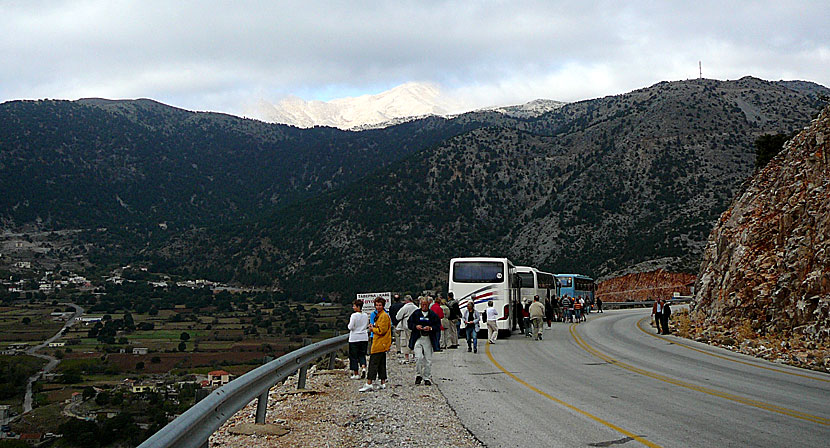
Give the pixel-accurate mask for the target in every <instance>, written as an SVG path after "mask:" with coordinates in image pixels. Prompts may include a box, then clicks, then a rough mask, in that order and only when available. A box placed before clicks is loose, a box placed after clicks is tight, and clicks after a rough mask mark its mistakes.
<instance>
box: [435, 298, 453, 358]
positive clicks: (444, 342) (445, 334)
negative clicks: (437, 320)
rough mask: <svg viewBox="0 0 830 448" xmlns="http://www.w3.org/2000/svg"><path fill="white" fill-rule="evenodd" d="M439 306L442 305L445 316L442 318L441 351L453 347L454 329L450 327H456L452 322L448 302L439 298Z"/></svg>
mask: <svg viewBox="0 0 830 448" xmlns="http://www.w3.org/2000/svg"><path fill="white" fill-rule="evenodd" d="M438 304H439V305H441V312H442V313H443V314H444V316H443V317H441V350H445V349H446V348H447V347H449V346H451V345H452V342H451V341H450V334H452V329H450V326H453V327H454V326H455V324H453V323H452V322H450V307H448V306H447V302H446V301H445V300H444V298H443V297H439V298H438Z"/></svg>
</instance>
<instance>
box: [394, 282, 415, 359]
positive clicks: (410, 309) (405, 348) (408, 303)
mask: <svg viewBox="0 0 830 448" xmlns="http://www.w3.org/2000/svg"><path fill="white" fill-rule="evenodd" d="M403 300H404V304H403V306H402V307H401V309H400V310H398V312H397V314H396V315H395V317H396V318H397V320H398V327H397V328H398V329H399V330H400V332H401V340H402V346H401V353H403V359H402V360H401V364H404V363H407V362H411V361H412V360H413V358H412V349H411V348H409V339H410V338H411V337H412V331H411V330H410V329H409V325H408V322H409V316H411V315H412V313H414V312H415V310H417V309H418V305H415V304H414V303H412V296H411V295H409V294H407V295H406V296H404V298H403Z"/></svg>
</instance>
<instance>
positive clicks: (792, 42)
mask: <svg viewBox="0 0 830 448" xmlns="http://www.w3.org/2000/svg"><path fill="white" fill-rule="evenodd" d="M828 23H830V7H828V5H827V2H826V0H816V1H786V2H785V1H781V0H774V1H750V0H745V1H744V0H742V1H734V2H729V1H724V0H719V1H705V0H696V1H688V0H684V1H626V2H619V1H593V2H592V1H573V2H559V1H477V2H462V1H452V2H451V1H446V2H444V1H413V2H402V1H388V2H372V1H326V2H315V1H311V0H305V1H296V2H295V1H259V2H253V1H224V2H218V1H215V2H211V1H198V2H196V1H194V2H190V1H181V0H176V1H149V0H141V1H118V0H107V1H91V0H90V1H84V0H73V1H65V2H64V1H58V0H50V1H40V0H23V1H7V0H0V29H2V32H0V61H2V63H0V101H7V100H13V99H37V98H64V99H77V98H82V97H105V98H138V97H145V98H153V99H156V100H159V101H162V102H164V103H167V104H171V105H174V106H179V107H184V108H187V109H192V110H213V111H222V112H229V113H234V114H243V113H244V112H245V110H246V108H248V107H249V106H250V105H251V104H253V103H255V102H257V101H259V100H266V101H269V102H276V101H278V100H279V99H281V98H283V97H285V96H287V95H295V96H298V97H300V98H303V99H307V100H310V99H317V100H324V101H327V100H331V99H335V98H340V97H345V96H357V95H362V94H374V93H379V92H381V91H384V90H387V89H390V88H392V87H394V86H397V85H400V84H403V83H405V82H412V81H414V82H428V83H431V84H434V85H436V86H440V88H441V89H442V91H443V92H444V93H445V95H448V96H451V97H453V99H455V100H458V101H462V102H464V103H465V104H469V105H470V106H471V107H481V106H488V105H505V104H517V103H522V102H526V101H529V100H532V99H535V98H549V99H556V100H564V101H574V100H580V99H586V98H595V97H600V96H604V95H609V94H617V93H623V92H627V91H630V90H633V89H637V88H640V87H646V86H649V85H652V84H654V83H657V82H659V81H663V80H678V79H687V78H696V77H697V76H698V61H702V64H703V76H704V77H707V78H716V79H736V78H739V77H741V76H744V75H753V76H757V77H761V78H764V79H769V80H778V79H804V80H810V81H815V82H818V83H820V84H823V85H826V86H830V27H828Z"/></svg>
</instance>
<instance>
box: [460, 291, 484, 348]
mask: <svg viewBox="0 0 830 448" xmlns="http://www.w3.org/2000/svg"><path fill="white" fill-rule="evenodd" d="M461 319H462V324H464V333H465V334H466V336H467V351H468V352H469V351H470V350H472V351H473V353H478V330H479V322H481V313H479V312H478V311H476V307H475V305H473V302H472V301H469V302H467V307H466V308H464V311H462V313H461Z"/></svg>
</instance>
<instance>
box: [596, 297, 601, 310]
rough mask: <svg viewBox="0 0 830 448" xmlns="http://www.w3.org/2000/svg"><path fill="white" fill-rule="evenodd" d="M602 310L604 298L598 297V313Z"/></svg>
mask: <svg viewBox="0 0 830 448" xmlns="http://www.w3.org/2000/svg"><path fill="white" fill-rule="evenodd" d="M601 312H602V299H600V298H599V297H597V313H601Z"/></svg>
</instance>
